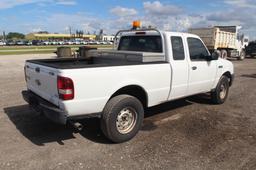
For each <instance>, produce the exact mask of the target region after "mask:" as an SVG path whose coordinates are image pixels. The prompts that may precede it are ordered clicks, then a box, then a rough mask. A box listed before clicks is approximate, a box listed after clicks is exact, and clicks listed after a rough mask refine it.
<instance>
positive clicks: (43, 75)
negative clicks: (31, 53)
mask: <svg viewBox="0 0 256 170" xmlns="http://www.w3.org/2000/svg"><path fill="white" fill-rule="evenodd" d="M57 72H58V70H57V69H55V68H50V67H45V66H42V65H39V64H33V63H30V62H26V65H25V75H26V80H27V88H28V90H31V91H32V92H34V93H35V94H37V95H39V96H40V97H42V98H44V99H45V100H47V101H49V102H51V103H53V104H54V105H56V106H59V96H58V90H57Z"/></svg>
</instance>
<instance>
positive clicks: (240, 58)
mask: <svg viewBox="0 0 256 170" xmlns="http://www.w3.org/2000/svg"><path fill="white" fill-rule="evenodd" d="M245 55H246V54H245V51H241V53H240V56H239V58H238V59H239V60H244V59H245Z"/></svg>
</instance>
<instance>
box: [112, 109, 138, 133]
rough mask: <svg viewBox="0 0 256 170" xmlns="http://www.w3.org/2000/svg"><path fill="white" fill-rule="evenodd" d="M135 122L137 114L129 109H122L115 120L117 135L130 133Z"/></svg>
mask: <svg viewBox="0 0 256 170" xmlns="http://www.w3.org/2000/svg"><path fill="white" fill-rule="evenodd" d="M136 121H137V112H136V111H135V110H134V109H132V108H130V107H126V108H124V109H122V110H121V111H120V112H119V113H118V115H117V119H116V128H117V130H118V132H119V133H121V134H127V133H129V132H131V131H132V130H133V128H134V126H135V124H136Z"/></svg>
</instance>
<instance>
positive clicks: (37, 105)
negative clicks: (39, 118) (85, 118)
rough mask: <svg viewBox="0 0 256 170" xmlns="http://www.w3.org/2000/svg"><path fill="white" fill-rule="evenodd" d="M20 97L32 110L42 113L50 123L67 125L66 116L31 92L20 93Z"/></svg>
mask: <svg viewBox="0 0 256 170" xmlns="http://www.w3.org/2000/svg"><path fill="white" fill-rule="evenodd" d="M22 96H23V98H24V100H25V101H26V102H28V103H29V105H30V106H31V107H32V108H33V109H35V110H36V111H37V112H40V113H43V114H44V115H45V116H46V117H47V118H48V119H50V120H51V121H53V122H55V123H59V124H66V123H67V114H66V113H65V111H63V110H61V109H59V108H58V107H57V106H55V105H53V104H52V103H50V102H48V101H46V100H45V99H43V98H41V97H39V96H38V95H36V94H35V93H33V92H31V91H22Z"/></svg>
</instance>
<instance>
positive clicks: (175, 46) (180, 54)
mask: <svg viewBox="0 0 256 170" xmlns="http://www.w3.org/2000/svg"><path fill="white" fill-rule="evenodd" d="M171 44H172V54H173V60H184V59H185V53H184V46H183V41H182V38H181V37H179V36H172V37H171Z"/></svg>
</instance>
